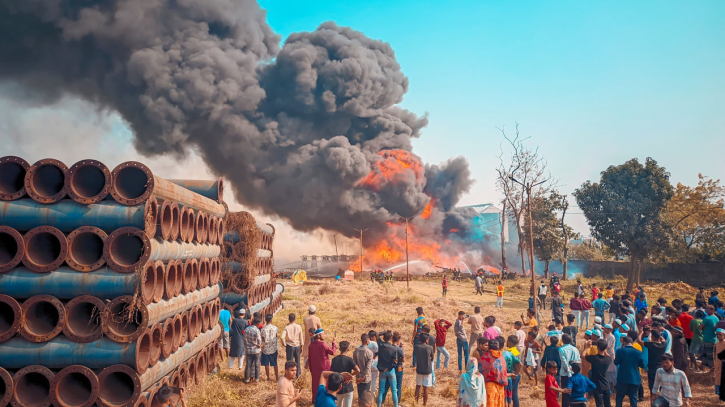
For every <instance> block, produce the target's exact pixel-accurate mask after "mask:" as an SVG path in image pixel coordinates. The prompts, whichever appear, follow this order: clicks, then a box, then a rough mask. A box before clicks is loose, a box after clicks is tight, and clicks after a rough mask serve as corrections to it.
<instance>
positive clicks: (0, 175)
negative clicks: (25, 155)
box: [0, 155, 30, 201]
mask: <svg viewBox="0 0 725 407" xmlns="http://www.w3.org/2000/svg"><path fill="white" fill-rule="evenodd" d="M29 168H30V164H28V162H27V161H25V160H23V159H22V158H20V157H15V156H12V155H8V156H5V157H2V158H0V199H1V200H3V201H14V200H16V199H20V198H22V197H24V196H25V193H26V192H25V174H27V172H28V169H29Z"/></svg>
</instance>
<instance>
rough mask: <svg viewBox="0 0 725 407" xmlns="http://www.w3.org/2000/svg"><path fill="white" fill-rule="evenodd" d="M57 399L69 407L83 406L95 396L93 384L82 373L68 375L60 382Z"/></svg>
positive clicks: (56, 394)
mask: <svg viewBox="0 0 725 407" xmlns="http://www.w3.org/2000/svg"><path fill="white" fill-rule="evenodd" d="M56 389H57V390H56V393H55V397H56V398H57V399H58V401H59V402H60V403H61V404H62V405H63V406H67V407H73V406H82V405H83V404H86V403H87V402H88V399H90V398H91V397H92V396H93V383H92V382H91V379H89V378H88V376H86V375H84V374H83V373H80V372H73V373H68V374H66V375H65V376H63V378H61V379H60V380H59V381H58V386H57V387H56Z"/></svg>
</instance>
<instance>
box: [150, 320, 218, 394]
mask: <svg viewBox="0 0 725 407" xmlns="http://www.w3.org/2000/svg"><path fill="white" fill-rule="evenodd" d="M220 334H221V329H220V327H219V326H218V325H217V326H215V327H214V329H213V330H211V331H208V332H206V333H204V334H201V335H200V336H199V337H197V338H196V339H195V340H194V341H193V342H190V343H187V344H185V345H184V346H182V347H180V348H179V350H177V351H176V352H174V353H173V354H172V355H171V356H170V357H169V358H167V359H164V360H160V361H159V363H157V364H156V365H154V366H152V367H151V368H149V370H148V371H146V373H144V374H142V375H141V376H140V380H141V390H142V391H143V390H146V389H148V388H149V387H151V386H152V385H153V384H154V383H156V382H158V381H159V380H161V379H162V378H164V377H166V376H168V375H169V374H171V373H172V372H173V371H174V370H175V369H176V367H177V366H179V365H181V364H182V363H185V362H186V361H188V360H190V359H191V358H192V357H194V356H195V355H196V354H198V353H199V352H200V351H201V350H202V349H204V348H206V347H207V346H209V345H210V344H211V343H214V342H215V341H216V340H218V339H219V335H220Z"/></svg>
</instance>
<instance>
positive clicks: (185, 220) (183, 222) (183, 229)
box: [179, 206, 189, 242]
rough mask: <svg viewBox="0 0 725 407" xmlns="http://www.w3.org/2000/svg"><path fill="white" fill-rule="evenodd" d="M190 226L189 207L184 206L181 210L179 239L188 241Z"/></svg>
mask: <svg viewBox="0 0 725 407" xmlns="http://www.w3.org/2000/svg"><path fill="white" fill-rule="evenodd" d="M188 228H189V208H187V207H186V206H182V207H181V209H180V210H179V239H180V240H181V241H182V242H185V241H186V235H187V233H188V232H187V229H188Z"/></svg>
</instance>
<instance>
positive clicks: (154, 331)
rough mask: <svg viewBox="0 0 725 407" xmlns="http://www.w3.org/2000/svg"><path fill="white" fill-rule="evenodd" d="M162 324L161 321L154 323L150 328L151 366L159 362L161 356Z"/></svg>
mask: <svg viewBox="0 0 725 407" xmlns="http://www.w3.org/2000/svg"><path fill="white" fill-rule="evenodd" d="M162 331H163V329H162V326H161V324H159V323H156V324H154V325H153V326H152V327H151V328H150V329H149V337H150V339H151V349H150V351H149V366H153V365H155V364H157V363H159V359H160V358H161V334H162V333H163V332H162Z"/></svg>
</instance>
